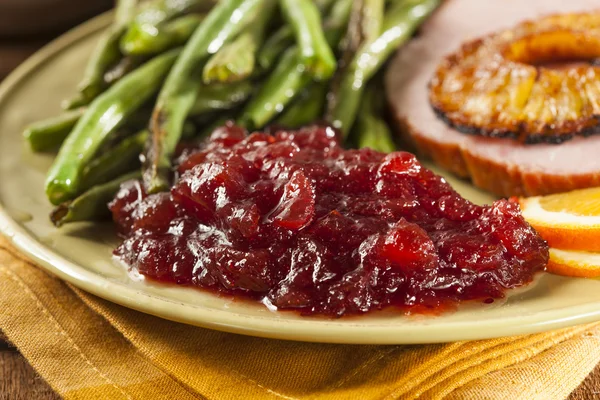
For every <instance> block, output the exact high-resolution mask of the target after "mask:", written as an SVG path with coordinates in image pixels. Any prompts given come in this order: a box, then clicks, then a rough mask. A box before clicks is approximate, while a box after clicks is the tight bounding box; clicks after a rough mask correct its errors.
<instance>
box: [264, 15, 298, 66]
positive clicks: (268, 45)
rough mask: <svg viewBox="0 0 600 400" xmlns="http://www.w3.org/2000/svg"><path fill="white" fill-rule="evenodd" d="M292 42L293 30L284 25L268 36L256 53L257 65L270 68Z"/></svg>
mask: <svg viewBox="0 0 600 400" xmlns="http://www.w3.org/2000/svg"><path fill="white" fill-rule="evenodd" d="M293 44H294V31H292V28H291V27H290V26H289V25H284V26H282V27H281V28H279V29H278V30H277V31H275V33H274V34H272V35H271V36H269V37H268V38H267V40H266V41H265V42H264V44H263V46H262V48H261V49H260V51H259V53H258V57H257V59H258V65H260V67H261V68H262V69H263V70H266V71H268V70H270V69H271V68H272V67H273V65H275V63H276V62H277V59H278V58H279V56H281V54H283V52H284V51H285V50H286V49H288V48H290V47H291V46H292V45H293Z"/></svg>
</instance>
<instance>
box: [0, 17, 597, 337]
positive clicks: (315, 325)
mask: <svg viewBox="0 0 600 400" xmlns="http://www.w3.org/2000/svg"><path fill="white" fill-rule="evenodd" d="M111 15H112V12H107V13H104V14H101V15H100V16H97V17H95V18H93V19H91V20H89V21H87V22H85V23H83V24H81V25H79V26H77V27H75V28H73V29H72V30H70V31H68V32H67V33H65V34H63V35H61V36H59V37H58V38H57V39H55V40H53V41H52V42H50V43H49V44H47V45H46V46H44V47H43V48H42V49H40V50H39V51H37V52H36V53H35V54H33V55H32V56H31V57H29V58H28V59H27V60H26V61H25V62H24V63H22V64H21V65H20V66H19V67H17V68H16V69H15V70H14V71H13V72H12V73H11V74H10V75H9V76H8V77H6V78H5V79H4V81H2V82H1V83H0V105H1V104H3V103H4V102H6V101H7V100H6V98H7V97H8V95H9V94H10V93H12V91H13V90H15V89H16V88H17V87H18V85H19V84H20V83H21V82H23V81H24V80H25V79H26V78H27V77H28V76H29V75H30V74H32V73H34V72H35V71H36V69H37V68H40V67H42V66H43V64H44V63H46V62H48V61H50V60H51V59H52V58H54V57H56V56H58V55H59V54H60V53H61V52H62V51H64V50H66V49H68V48H69V46H71V45H72V44H74V43H76V42H77V41H79V40H83V39H85V38H86V37H88V36H89V35H91V34H94V33H96V32H98V31H99V30H101V29H103V28H105V27H106V26H107V25H108V23H109V21H110V16H111ZM0 232H2V233H3V234H4V236H5V237H7V238H8V240H9V241H10V242H11V243H12V244H13V245H14V246H15V247H16V248H17V249H19V250H20V251H21V252H23V253H24V254H25V255H26V256H27V257H28V258H29V259H31V260H32V261H34V263H35V264H36V265H37V266H39V267H41V268H42V269H44V270H45V271H47V272H50V273H51V274H52V275H55V276H58V277H59V278H60V279H62V280H64V281H66V282H68V283H70V284H72V285H73V286H75V287H77V288H79V289H82V290H84V291H86V292H89V293H91V294H94V295H96V296H98V297H100V298H103V299H105V300H108V301H110V302H113V303H116V304H119V305H121V306H124V307H127V308H130V309H134V310H137V311H140V312H144V313H146V314H150V315H154V316H157V317H160V318H163V319H168V320H172V321H176V322H180V323H185V324H189V325H195V326H199V327H203V328H208V329H215V330H219V331H224V332H230V333H236V334H244V335H250V336H257V337H264V338H271V339H283V340H294V341H303V342H317V343H337V344H371V345H373V344H396V345H397V344H426V343H441V342H452V341H462V340H481V339H490V338H496V337H506V336H514V335H520V334H532V333H538V332H542V331H547V330H551V329H558V328H564V327H567V326H572V325H576V324H580V323H589V322H594V321H598V320H600V301H598V302H592V303H586V304H582V305H576V306H570V307H564V308H562V309H559V310H556V309H554V310H549V311H544V312H540V313H537V314H533V315H529V316H526V317H525V316H512V317H507V318H502V319H498V320H493V321H489V322H488V323H486V325H485V326H481V327H476V329H473V328H474V327H473V324H474V322H465V321H463V322H446V323H445V331H444V333H443V334H439V333H436V332H437V331H436V330H433V332H432V330H431V327H430V326H429V324H427V323H425V324H419V325H411V324H408V325H403V324H402V323H399V324H397V325H396V324H394V325H377V324H376V323H368V324H365V323H361V322H360V317H357V318H358V319H353V320H351V321H349V320H344V319H338V320H335V319H334V320H331V319H326V320H324V319H312V318H306V319H298V320H296V319H294V320H289V319H279V317H277V315H276V314H275V313H274V314H273V315H272V316H268V317H263V316H250V315H245V314H240V313H237V312H233V311H227V310H217V309H212V308H209V307H202V306H200V305H194V304H189V303H184V302H178V301H175V300H169V299H167V298H161V297H160V296H156V295H152V294H149V293H145V292H143V291H141V290H139V289H135V288H132V287H130V286H127V285H126V284H124V283H119V282H114V281H111V280H109V279H108V278H106V277H102V276H99V275H98V274H96V273H94V272H92V271H89V270H87V269H86V268H84V267H83V266H81V265H78V264H76V263H74V262H72V261H70V260H68V259H66V258H65V257H64V256H62V255H61V254H59V253H57V252H55V251H54V250H53V249H52V248H50V247H49V246H47V245H44V244H43V243H42V242H41V241H39V240H38V239H37V238H36V237H35V235H34V234H33V233H31V232H29V231H28V230H27V229H26V228H25V227H23V226H22V225H21V224H19V223H18V222H17V221H15V220H14V219H13V218H11V217H10V215H9V214H8V211H7V210H5V208H4V206H3V205H2V203H0ZM190 308H191V309H193V310H194V312H193V313H190ZM548 313H552V315H553V317H550V316H547V315H546V314H548ZM432 318H435V317H432ZM467 328H471V329H467ZM317 330H318V332H317V333H315V332H316V331H317Z"/></svg>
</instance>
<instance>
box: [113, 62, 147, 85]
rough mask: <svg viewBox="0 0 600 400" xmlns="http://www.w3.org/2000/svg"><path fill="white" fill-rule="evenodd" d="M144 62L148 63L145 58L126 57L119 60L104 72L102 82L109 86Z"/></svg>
mask: <svg viewBox="0 0 600 400" xmlns="http://www.w3.org/2000/svg"><path fill="white" fill-rule="evenodd" d="M146 61H148V59H147V58H146V57H132V56H126V57H123V58H121V60H120V61H119V62H118V63H117V64H115V65H114V66H113V67H112V68H110V69H109V70H108V71H106V73H105V74H104V82H105V83H106V84H107V85H108V86H110V85H112V84H114V83H115V82H116V81H118V80H119V79H121V78H123V77H124V76H125V75H127V74H128V73H130V72H131V71H133V70H134V69H136V68H137V67H139V66H140V65H142V64H143V63H144V62H146Z"/></svg>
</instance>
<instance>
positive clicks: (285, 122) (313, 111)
mask: <svg viewBox="0 0 600 400" xmlns="http://www.w3.org/2000/svg"><path fill="white" fill-rule="evenodd" d="M326 94H327V85H326V84H324V83H323V82H315V83H313V84H311V85H310V86H309V87H308V88H306V89H304V91H303V92H302V93H300V94H299V95H298V98H297V99H295V100H294V102H293V103H292V104H291V105H290V106H289V107H287V108H286V109H285V111H284V112H283V113H282V114H281V115H280V116H279V117H277V119H276V120H275V124H277V125H281V126H284V127H286V128H298V127H301V126H303V125H306V124H310V123H311V122H314V121H316V120H318V119H319V118H321V117H322V115H323V108H324V106H325V95H326Z"/></svg>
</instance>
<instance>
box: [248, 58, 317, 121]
mask: <svg viewBox="0 0 600 400" xmlns="http://www.w3.org/2000/svg"><path fill="white" fill-rule="evenodd" d="M299 58H300V57H299V55H298V49H297V48H296V47H293V48H291V49H289V50H287V51H286V52H285V53H284V54H283V57H282V58H281V61H280V62H279V64H277V66H276V67H275V70H274V71H273V73H272V74H271V75H270V76H269V77H268V78H267V80H266V82H265V83H264V84H263V85H262V86H261V87H260V89H259V91H258V93H257V94H256V96H254V97H252V98H251V99H250V102H249V103H248V104H247V105H246V107H245V108H244V111H243V112H242V117H241V119H240V123H241V124H242V125H245V126H248V128H249V129H259V128H262V127H264V126H265V125H266V124H267V122H269V121H270V120H271V119H273V117H275V116H276V115H277V114H279V113H281V112H282V111H283V109H284V108H285V107H286V106H287V105H288V104H289V103H290V101H291V100H292V99H293V98H294V97H295V96H296V95H297V94H298V93H299V92H300V91H302V89H304V88H305V87H306V86H307V85H308V84H309V83H310V81H311V78H310V76H308V75H307V74H306V73H305V72H304V69H303V64H302V61H300V59H299Z"/></svg>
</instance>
